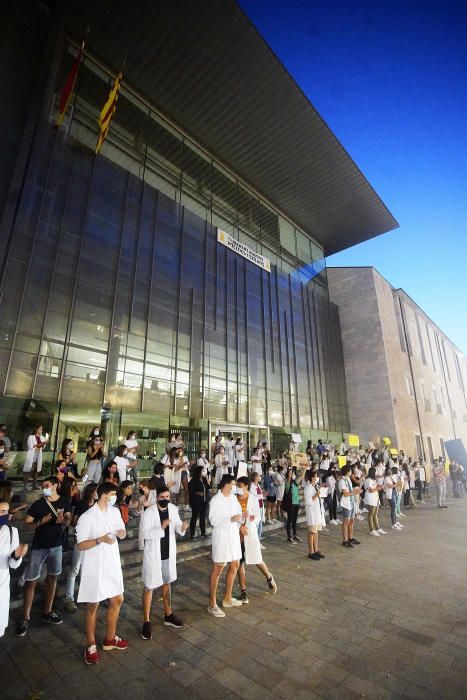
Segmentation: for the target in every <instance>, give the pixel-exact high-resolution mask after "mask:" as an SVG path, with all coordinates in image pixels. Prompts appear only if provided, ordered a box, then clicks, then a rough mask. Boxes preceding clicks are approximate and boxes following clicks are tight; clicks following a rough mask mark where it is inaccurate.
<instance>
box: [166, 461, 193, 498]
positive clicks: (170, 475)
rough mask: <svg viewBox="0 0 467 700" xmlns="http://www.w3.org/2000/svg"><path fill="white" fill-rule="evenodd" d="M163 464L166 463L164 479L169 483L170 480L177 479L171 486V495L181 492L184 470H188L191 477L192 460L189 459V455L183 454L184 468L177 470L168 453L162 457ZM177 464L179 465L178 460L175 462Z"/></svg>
mask: <svg viewBox="0 0 467 700" xmlns="http://www.w3.org/2000/svg"><path fill="white" fill-rule="evenodd" d="M162 464H165V469H164V481H165V483H166V484H168V483H169V481H175V484H174V485H173V486H171V487H170V489H169V491H170V495H171V496H176V495H177V494H179V493H180V489H181V485H182V472H183V471H186V472H187V474H188V477H189V474H190V462H189V460H188V457H187V456H186V455H183V469H178V470H175V466H174V465H172V464H170V458H169V456H168V455H166V456H165V457H163V458H162ZM175 464H176V465H177V466H178V460H177V461H176V462H175Z"/></svg>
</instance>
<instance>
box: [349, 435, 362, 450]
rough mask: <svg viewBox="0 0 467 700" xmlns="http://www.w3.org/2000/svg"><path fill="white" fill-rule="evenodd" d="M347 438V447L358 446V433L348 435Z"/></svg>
mask: <svg viewBox="0 0 467 700" xmlns="http://www.w3.org/2000/svg"><path fill="white" fill-rule="evenodd" d="M347 440H348V442H349V447H360V438H359V437H358V435H350V434H349V435H348V437H347Z"/></svg>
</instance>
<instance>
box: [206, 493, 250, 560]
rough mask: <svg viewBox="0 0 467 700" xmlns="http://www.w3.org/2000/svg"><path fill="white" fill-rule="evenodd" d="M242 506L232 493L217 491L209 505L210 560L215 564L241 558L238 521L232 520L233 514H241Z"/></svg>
mask: <svg viewBox="0 0 467 700" xmlns="http://www.w3.org/2000/svg"><path fill="white" fill-rule="evenodd" d="M241 514H242V507H241V505H240V503H239V502H238V500H237V497H236V496H234V495H233V494H232V495H230V496H224V494H223V493H222V492H221V491H218V492H217V493H216V495H215V496H214V498H213V499H212V501H211V503H210V505H209V522H210V523H211V525H212V560H213V562H215V563H216V564H224V563H225V564H226V563H228V562H231V561H239V560H240V559H241V558H242V548H241V545H240V523H239V522H238V523H237V522H232V521H231V518H232V517H233V516H234V515H241Z"/></svg>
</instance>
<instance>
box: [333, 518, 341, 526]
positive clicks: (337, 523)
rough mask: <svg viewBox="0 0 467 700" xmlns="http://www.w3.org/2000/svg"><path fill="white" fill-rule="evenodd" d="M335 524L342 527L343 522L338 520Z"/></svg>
mask: <svg viewBox="0 0 467 700" xmlns="http://www.w3.org/2000/svg"><path fill="white" fill-rule="evenodd" d="M334 522H335V523H336V525H342V520H339V518H338V519H337V520H335V521H334Z"/></svg>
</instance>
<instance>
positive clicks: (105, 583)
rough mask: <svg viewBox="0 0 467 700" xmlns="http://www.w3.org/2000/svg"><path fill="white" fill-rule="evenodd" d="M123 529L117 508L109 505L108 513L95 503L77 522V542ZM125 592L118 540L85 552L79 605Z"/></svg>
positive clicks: (103, 543)
mask: <svg viewBox="0 0 467 700" xmlns="http://www.w3.org/2000/svg"><path fill="white" fill-rule="evenodd" d="M124 529H125V525H124V523H123V520H122V516H121V515H120V511H119V509H118V508H116V507H115V506H110V505H109V506H107V510H106V511H102V510H101V509H100V508H99V506H98V504H97V503H96V504H95V505H93V506H92V507H91V508H90V509H89V510H87V511H86V512H85V513H83V515H82V516H81V517H80V519H79V520H78V524H77V525H76V541H77V542H78V544H79V543H80V542H84V541H85V540H93V539H95V538H96V537H103V536H104V535H107V534H108V533H110V534H113V535H115V533H116V532H118V531H119V530H124ZM122 593H123V574H122V564H121V561H120V551H119V549H118V542H117V540H115V541H114V543H113V544H106V543H105V542H102V544H99V545H97V546H96V547H92V548H91V549H86V550H85V551H84V552H83V563H82V565H81V582H80V586H79V591H78V603H98V602H100V601H101V600H106V599H107V598H113V597H114V596H116V595H121V594H122Z"/></svg>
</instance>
